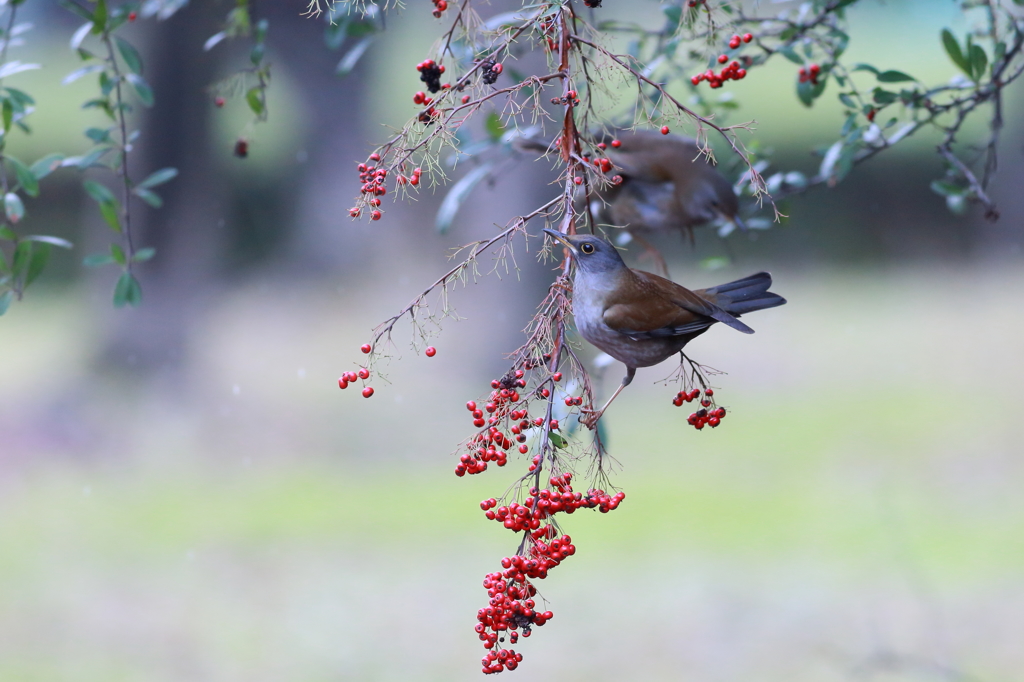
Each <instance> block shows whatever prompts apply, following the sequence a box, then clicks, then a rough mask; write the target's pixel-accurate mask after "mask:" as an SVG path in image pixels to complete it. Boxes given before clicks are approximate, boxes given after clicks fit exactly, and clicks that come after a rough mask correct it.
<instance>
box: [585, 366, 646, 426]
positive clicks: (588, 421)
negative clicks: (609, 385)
mask: <svg viewBox="0 0 1024 682" xmlns="http://www.w3.org/2000/svg"><path fill="white" fill-rule="evenodd" d="M635 375H636V367H627V368H626V376H624V377H622V383H621V384H619V387H618V388H617V389H615V393H612V397H611V398H608V402H606V403H605V404H604V407H602V408H601V409H600V410H598V411H597V412H594V411H593V410H587V409H584V410H583V413H584V415H585V416H584V417H583V418H582V419H580V423H581V424H583V425H584V426H586V427H587V428H588V429H591V430H593V429H594V428H596V427H597V420H598V419H600V418H601V415H603V414H604V411H605V410H607V409H608V406H609V405H611V404H612V401H613V400H615V398H616V396H618V395H619V394H620V393H622V389H624V388H625V387H626V386H629V384H630V382H632V381H633V377H634V376H635Z"/></svg>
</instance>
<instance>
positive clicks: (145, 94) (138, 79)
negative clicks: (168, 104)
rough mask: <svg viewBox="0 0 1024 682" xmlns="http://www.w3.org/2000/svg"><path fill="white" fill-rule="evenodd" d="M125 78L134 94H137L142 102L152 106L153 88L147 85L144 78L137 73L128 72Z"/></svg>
mask: <svg viewBox="0 0 1024 682" xmlns="http://www.w3.org/2000/svg"><path fill="white" fill-rule="evenodd" d="M125 78H126V79H127V80H128V82H129V83H130V84H131V86H132V88H134V90H135V94H136V95H138V96H139V100H140V101H141V102H142V104H143V105H145V106H147V107H151V106H153V88H151V87H149V83H147V82H146V79H145V78H143V77H142V76H140V75H139V74H137V73H129V74H128V75H126V76H125Z"/></svg>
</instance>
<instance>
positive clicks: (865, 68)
mask: <svg viewBox="0 0 1024 682" xmlns="http://www.w3.org/2000/svg"><path fill="white" fill-rule="evenodd" d="M850 70H851V71H870V72H871V73H873V74H875V75H876V76H877V75H878V74H880V73H881V71H879V70H878V69H876V68H875V67H873V66H871V65H870V64H857V65H856V66H854V67H853V68H852V69H850Z"/></svg>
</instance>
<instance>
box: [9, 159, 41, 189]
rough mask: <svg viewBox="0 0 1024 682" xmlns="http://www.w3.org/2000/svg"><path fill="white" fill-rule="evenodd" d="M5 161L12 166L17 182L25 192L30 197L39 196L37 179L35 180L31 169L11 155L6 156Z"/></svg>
mask: <svg viewBox="0 0 1024 682" xmlns="http://www.w3.org/2000/svg"><path fill="white" fill-rule="evenodd" d="M7 163H9V164H11V165H12V166H13V167H14V175H15V177H16V178H18V184H20V185H21V188H22V189H23V190H25V194H27V195H29V196H30V197H37V196H39V181H38V180H36V176H35V175H34V174H33V173H32V170H31V169H30V168H29V167H28V166H26V165H25V164H24V163H22V162H21V161H20V160H18V159H16V158H14V157H13V156H8V157H7Z"/></svg>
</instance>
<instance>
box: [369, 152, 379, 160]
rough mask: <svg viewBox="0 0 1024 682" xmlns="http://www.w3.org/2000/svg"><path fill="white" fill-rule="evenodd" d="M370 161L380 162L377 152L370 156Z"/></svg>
mask: <svg viewBox="0 0 1024 682" xmlns="http://www.w3.org/2000/svg"><path fill="white" fill-rule="evenodd" d="M370 161H380V154H378V153H377V152H374V153H372V154H370Z"/></svg>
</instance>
